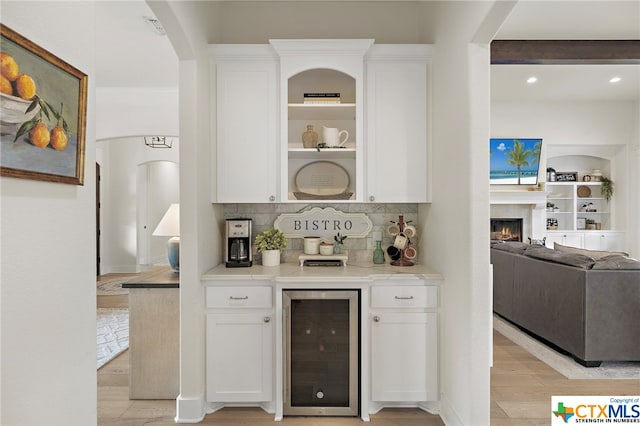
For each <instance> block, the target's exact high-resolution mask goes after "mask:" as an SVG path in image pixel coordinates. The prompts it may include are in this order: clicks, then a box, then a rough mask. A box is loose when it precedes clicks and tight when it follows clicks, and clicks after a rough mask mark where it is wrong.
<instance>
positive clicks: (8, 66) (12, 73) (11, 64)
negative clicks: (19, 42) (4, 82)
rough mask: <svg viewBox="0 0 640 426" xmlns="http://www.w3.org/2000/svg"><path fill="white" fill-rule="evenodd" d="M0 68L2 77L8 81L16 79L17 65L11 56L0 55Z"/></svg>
mask: <svg viewBox="0 0 640 426" xmlns="http://www.w3.org/2000/svg"><path fill="white" fill-rule="evenodd" d="M0 68H1V69H2V76H3V77H4V78H6V79H8V80H9V81H14V80H15V79H16V78H18V63H17V62H16V60H15V59H13V56H11V55H7V54H6V53H0Z"/></svg>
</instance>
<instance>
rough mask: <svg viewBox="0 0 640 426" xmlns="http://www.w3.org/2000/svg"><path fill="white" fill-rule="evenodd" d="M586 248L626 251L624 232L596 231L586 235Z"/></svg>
mask: <svg viewBox="0 0 640 426" xmlns="http://www.w3.org/2000/svg"><path fill="white" fill-rule="evenodd" d="M584 248H586V249H589V250H604V251H624V249H625V241H624V232H614V231H602V232H598V231H595V233H594V232H590V233H585V236H584Z"/></svg>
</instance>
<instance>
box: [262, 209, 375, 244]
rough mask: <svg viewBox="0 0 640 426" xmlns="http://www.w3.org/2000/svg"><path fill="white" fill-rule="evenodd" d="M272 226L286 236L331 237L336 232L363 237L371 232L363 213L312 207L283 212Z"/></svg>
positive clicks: (370, 224)
mask: <svg viewBox="0 0 640 426" xmlns="http://www.w3.org/2000/svg"><path fill="white" fill-rule="evenodd" d="M273 226H274V228H276V229H279V230H281V231H282V232H283V233H284V235H285V236H286V237H287V238H304V237H332V236H334V235H336V234H337V233H338V232H339V233H340V235H346V236H348V237H350V238H364V237H366V236H367V235H369V232H371V228H372V227H373V224H372V223H371V220H370V219H369V218H368V217H367V215H366V214H364V213H345V212H341V211H338V210H336V209H334V208H333V207H326V208H324V209H323V208H320V207H314V208H312V209H311V210H307V211H305V212H301V213H283V214H281V215H280V216H278V218H277V219H276V220H275V222H274V223H273Z"/></svg>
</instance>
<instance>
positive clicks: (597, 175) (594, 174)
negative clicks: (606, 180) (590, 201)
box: [591, 169, 602, 182]
mask: <svg viewBox="0 0 640 426" xmlns="http://www.w3.org/2000/svg"><path fill="white" fill-rule="evenodd" d="M591 180H592V181H593V182H600V181H601V180H602V172H601V171H600V170H598V169H593V170H591Z"/></svg>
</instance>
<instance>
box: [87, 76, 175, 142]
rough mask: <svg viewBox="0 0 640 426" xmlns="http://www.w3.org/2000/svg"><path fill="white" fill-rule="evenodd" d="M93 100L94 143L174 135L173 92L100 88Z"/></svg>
mask: <svg viewBox="0 0 640 426" xmlns="http://www.w3.org/2000/svg"><path fill="white" fill-rule="evenodd" d="M177 84H178V82H176V85H177ZM96 99H97V101H96V139H97V140H104V139H114V138H121V137H130V136H142V135H170V136H177V135H178V125H179V123H178V114H179V108H178V89H177V88H153V87H106V88H104V87H103V88H99V89H97V90H96Z"/></svg>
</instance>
